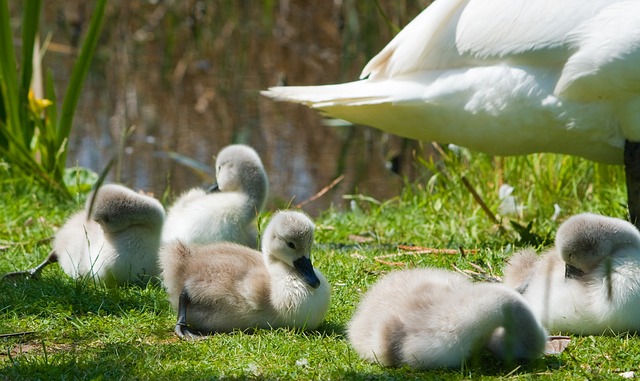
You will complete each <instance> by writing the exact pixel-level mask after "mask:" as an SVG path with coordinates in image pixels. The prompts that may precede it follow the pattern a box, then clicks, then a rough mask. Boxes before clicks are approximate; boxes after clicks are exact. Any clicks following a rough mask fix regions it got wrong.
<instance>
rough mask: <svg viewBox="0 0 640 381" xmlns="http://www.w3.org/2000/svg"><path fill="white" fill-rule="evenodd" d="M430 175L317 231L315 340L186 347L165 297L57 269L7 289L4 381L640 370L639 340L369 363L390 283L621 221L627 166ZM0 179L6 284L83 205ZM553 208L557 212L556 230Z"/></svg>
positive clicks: (483, 167) (494, 259)
mask: <svg viewBox="0 0 640 381" xmlns="http://www.w3.org/2000/svg"><path fill="white" fill-rule="evenodd" d="M420 165H422V166H423V167H424V168H425V170H428V171H430V172H431V173H432V174H433V176H431V177H429V178H428V180H425V181H424V182H421V183H416V184H407V185H406V187H405V190H404V192H403V194H402V195H401V196H399V197H398V198H395V199H392V200H386V201H381V200H374V199H370V198H368V197H366V196H362V195H355V196H351V198H352V202H351V210H349V211H335V210H328V211H326V212H325V213H324V214H323V215H322V216H321V217H319V218H317V219H316V224H317V226H318V228H317V235H316V242H317V247H316V250H315V251H314V254H313V255H314V258H313V259H314V264H315V265H316V266H317V267H318V268H319V269H320V270H321V271H323V273H324V274H325V275H326V277H327V278H328V280H329V281H330V282H331V283H332V287H333V294H332V307H331V309H330V311H329V314H328V316H327V319H326V321H325V323H324V324H323V325H322V326H321V327H320V329H319V330H318V331H313V332H294V331H289V330H283V329H278V330H273V331H269V330H263V331H259V332H257V333H254V334H245V333H241V332H238V333H235V334H220V335H214V336H212V337H211V338H209V339H208V340H205V341H202V342H197V343H192V342H183V341H179V340H177V339H176V337H175V336H174V334H173V325H174V323H175V313H174V312H173V311H172V309H171V307H170V305H169V303H168V302H167V301H166V294H165V293H164V290H163V289H162V288H161V287H149V288H146V289H142V288H135V287H131V288H116V289H105V288H103V287H101V286H100V285H94V284H91V283H90V282H87V281H81V280H79V281H76V280H72V279H69V278H68V277H67V276H65V274H64V273H63V272H62V271H61V270H60V269H59V268H58V267H57V266H51V267H50V268H48V269H46V270H45V271H44V273H43V276H42V278H41V279H40V280H38V281H19V282H17V283H13V282H2V283H0V334H9V333H20V332H31V333H26V334H24V335H21V336H16V337H3V338H0V379H2V380H19V379H29V380H31V379H105V380H107V379H109V380H110V379H127V380H135V379H154V380H163V379H167V380H175V379H182V380H191V379H269V380H272V379H300V380H312V379H314V380H315V379H361V380H364V379H372V378H375V379H423V378H425V377H427V378H429V379H462V378H465V379H468V378H472V379H503V378H506V379H530V378H539V377H543V378H545V379H557V380H566V379H615V378H619V374H621V373H623V372H627V371H634V370H636V367H637V364H638V363H639V359H640V339H638V338H637V337H635V336H630V335H618V336H606V337H593V336H585V337H573V338H572V342H571V344H570V346H569V347H568V349H567V350H566V351H565V352H563V353H562V354H560V355H555V356H549V357H545V358H542V359H540V360H539V361H536V362H534V363H531V364H523V365H521V366H507V365H505V364H500V363H499V362H497V361H496V360H495V359H493V358H492V357H491V356H489V355H486V356H483V357H481V358H477V359H473V360H472V361H471V362H470V363H469V364H468V366H466V367H465V368H464V369H459V370H437V371H431V372H426V373H424V372H417V371H414V370H411V369H409V368H400V369H393V368H391V369H389V368H382V367H380V366H378V365H376V364H368V363H365V362H363V361H361V360H359V359H358V357H357V355H356V354H355V352H354V351H353V350H352V349H351V348H350V347H349V345H348V343H347V341H346V339H345V336H344V332H343V331H344V327H345V325H346V323H347V321H348V320H349V318H350V316H351V314H352V312H353V309H354V307H355V304H356V303H357V302H358V300H359V298H360V296H361V295H362V293H363V292H364V291H365V290H366V289H367V288H368V286H369V285H370V284H372V283H373V282H374V281H375V280H376V279H377V278H378V277H379V276H380V275H381V274H384V273H386V272H388V271H392V270H394V269H400V268H407V267H423V266H437V267H442V268H446V269H450V270H454V271H457V270H455V269H458V270H459V271H466V272H467V273H470V272H475V273H484V275H487V276H494V277H499V276H500V275H501V271H502V266H503V263H504V260H505V259H506V258H508V257H509V255H511V253H512V252H513V251H514V250H517V249H518V248H519V247H523V246H528V245H546V244H551V243H552V240H553V236H554V234H555V230H556V229H557V227H558V225H559V224H560V223H561V222H562V221H563V220H565V219H566V218H568V217H569V216H570V215H572V214H574V213H577V212H581V211H594V212H599V213H603V214H607V215H612V216H616V217H624V213H625V208H624V202H625V191H624V186H623V184H624V181H623V180H624V178H623V172H622V169H621V168H618V167H601V166H597V165H594V164H593V163H589V162H586V161H584V160H580V159H576V158H570V157H559V156H553V155H538V156H529V157H519V158H509V159H501V160H497V159H493V158H490V157H487V156H484V155H471V154H469V153H468V152H466V151H460V152H449V151H448V152H446V153H445V159H444V161H443V162H441V163H438V164H434V163H422V164H420ZM0 171H2V172H1V176H0V192H1V193H2V195H3V197H2V198H1V199H0V209H1V210H3V213H2V216H1V217H0V226H1V228H0V273H5V272H7V271H14V270H17V269H23V268H27V267H30V266H33V265H35V264H36V263H38V262H39V261H40V260H42V259H43V258H44V257H45V256H46V254H47V253H48V251H49V250H50V242H49V239H50V237H52V235H53V234H54V233H55V230H56V229H57V228H58V227H59V226H61V224H62V223H63V222H64V220H65V218H66V217H67V216H69V215H70V214H71V213H72V212H73V211H75V210H76V209H78V208H80V207H81V206H82V204H83V202H84V199H83V197H82V196H80V197H78V198H77V199H76V200H75V201H60V200H59V199H58V198H56V196H55V195H52V194H48V193H45V192H43V191H41V190H39V189H40V188H39V187H38V185H37V184H36V183H34V182H33V181H31V180H28V179H23V178H14V177H13V176H12V174H11V172H10V171H8V170H6V169H3V168H0ZM463 176H464V178H466V180H467V183H468V185H470V186H471V188H473V189H474V190H475V192H476V193H477V197H476V198H474V196H473V195H472V193H471V192H470V190H469V187H467V186H465V185H464V183H463V180H462V177H463ZM425 178H427V177H425ZM504 182H507V183H509V184H510V185H512V186H513V187H514V188H515V189H514V192H513V193H512V195H513V196H515V197H516V203H517V204H518V206H520V207H523V208H521V209H520V210H521V211H520V213H517V214H515V215H502V216H501V215H498V213H497V210H498V209H499V205H500V204H501V202H502V201H501V200H500V199H499V197H498V189H499V187H500V185H501V184H502V183H504ZM478 200H481V201H482V203H484V204H485V205H486V209H487V210H488V211H490V212H491V215H492V216H493V217H491V216H490V215H489V214H488V213H487V212H486V211H485V210H483V208H482V207H481V205H480V204H481V203H480V202H479V201H478ZM554 204H558V206H559V207H560V213H559V214H558V215H557V216H556V217H555V219H554V218H553V215H554ZM264 222H266V219H262V221H261V223H262V224H264ZM404 245H407V246H416V247H419V248H421V249H422V250H421V251H411V250H408V249H407V248H406V247H405V246H404ZM427 249H437V250H427ZM444 249H452V250H451V251H446V250H444ZM428 251H432V252H435V253H427V252H428Z"/></svg>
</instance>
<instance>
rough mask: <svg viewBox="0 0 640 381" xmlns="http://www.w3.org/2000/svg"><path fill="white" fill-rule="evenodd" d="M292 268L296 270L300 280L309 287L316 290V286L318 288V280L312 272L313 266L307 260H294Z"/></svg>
mask: <svg viewBox="0 0 640 381" xmlns="http://www.w3.org/2000/svg"><path fill="white" fill-rule="evenodd" d="M293 267H295V268H296V270H298V273H300V276H301V277H302V279H304V281H305V282H306V283H307V284H308V285H309V286H311V287H313V288H318V286H320V279H318V277H317V276H316V273H315V271H313V265H312V264H311V260H310V259H309V258H307V257H300V258H298V259H296V260H295V261H293Z"/></svg>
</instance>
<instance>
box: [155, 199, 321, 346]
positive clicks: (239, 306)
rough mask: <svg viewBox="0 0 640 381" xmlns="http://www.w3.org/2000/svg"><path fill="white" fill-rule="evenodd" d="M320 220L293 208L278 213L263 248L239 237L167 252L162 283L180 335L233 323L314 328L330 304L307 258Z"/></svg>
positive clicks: (174, 244)
mask: <svg viewBox="0 0 640 381" xmlns="http://www.w3.org/2000/svg"><path fill="white" fill-rule="evenodd" d="M313 231H314V224H313V222H312V221H311V220H310V219H309V217H307V216H306V215H305V214H303V213H301V212H295V211H281V212H278V213H276V214H275V215H274V216H273V218H272V219H271V221H270V222H269V224H268V225H267V228H266V230H265V231H264V234H263V236H262V253H260V252H259V251H255V250H253V249H250V248H248V247H246V246H242V245H238V244H234V243H228V242H223V243H217V244H209V245H187V244H185V243H183V242H181V241H179V240H177V241H173V242H171V243H170V244H168V245H166V246H164V247H163V248H162V249H161V250H162V251H164V252H165V253H164V255H161V256H160V258H161V261H162V268H163V279H164V285H165V287H166V289H167V292H168V294H169V300H170V302H171V304H172V305H173V307H174V308H175V309H176V310H177V311H178V321H177V324H176V327H175V332H176V334H177V335H178V336H179V337H181V338H187V339H194V338H199V337H201V336H202V335H204V334H207V333H212V332H229V331H232V330H234V329H252V328H276V327H291V328H302V329H315V328H317V327H318V325H320V323H321V322H322V321H323V320H324V317H325V315H326V313H327V310H328V308H329V300H330V286H329V284H328V283H327V280H326V279H325V277H324V276H323V275H322V273H321V272H320V271H318V270H316V269H314V268H313V265H312V264H311V260H310V258H309V256H310V254H311V246H312V244H313Z"/></svg>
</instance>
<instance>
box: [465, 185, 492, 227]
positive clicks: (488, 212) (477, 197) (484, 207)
mask: <svg viewBox="0 0 640 381" xmlns="http://www.w3.org/2000/svg"><path fill="white" fill-rule="evenodd" d="M461 180H462V184H464V186H465V188H467V190H468V191H469V192H471V195H472V196H473V199H474V200H476V202H477V203H478V204H479V205H480V208H482V211H483V212H484V213H485V214H486V215H487V216H488V217H489V218H490V219H491V221H493V222H494V223H495V224H497V225H500V221H498V219H497V218H496V216H495V215H494V214H493V213H492V212H491V209H489V207H488V206H487V204H485V202H484V200H483V199H482V197H480V195H479V194H478V192H476V190H475V189H474V188H473V186H472V185H471V183H470V182H469V180H467V178H466V177H464V176H462V177H461Z"/></svg>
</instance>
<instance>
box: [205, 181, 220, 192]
mask: <svg viewBox="0 0 640 381" xmlns="http://www.w3.org/2000/svg"><path fill="white" fill-rule="evenodd" d="M215 192H220V186H219V185H218V183H214V184H213V185H212V186H210V187H209V188H207V193H215Z"/></svg>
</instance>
